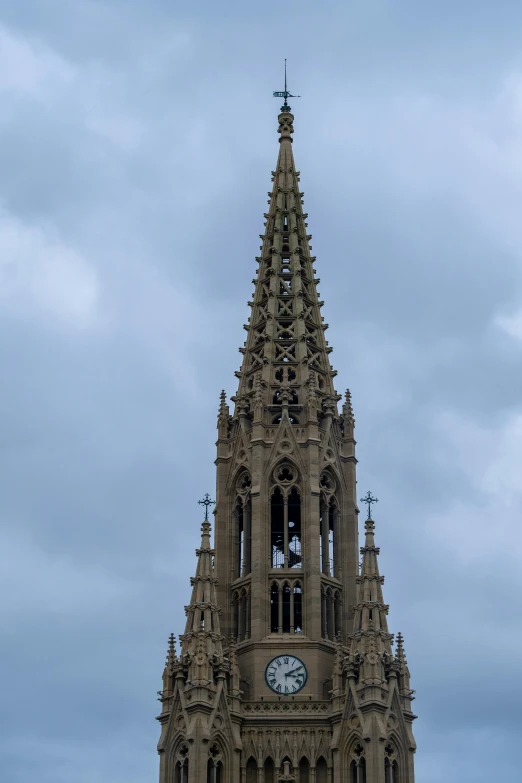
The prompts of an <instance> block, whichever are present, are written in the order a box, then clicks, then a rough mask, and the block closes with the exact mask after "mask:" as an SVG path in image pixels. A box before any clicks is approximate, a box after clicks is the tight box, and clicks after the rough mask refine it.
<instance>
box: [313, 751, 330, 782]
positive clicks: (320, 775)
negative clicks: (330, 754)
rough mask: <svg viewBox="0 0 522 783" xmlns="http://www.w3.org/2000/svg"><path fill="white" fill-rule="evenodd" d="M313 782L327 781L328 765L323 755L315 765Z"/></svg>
mask: <svg viewBox="0 0 522 783" xmlns="http://www.w3.org/2000/svg"><path fill="white" fill-rule="evenodd" d="M315 783H328V765H327V763H326V761H325V759H324V758H323V756H321V758H320V759H318V761H317V764H316V766H315Z"/></svg>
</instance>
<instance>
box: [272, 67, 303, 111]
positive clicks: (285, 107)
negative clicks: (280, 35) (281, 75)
mask: <svg viewBox="0 0 522 783" xmlns="http://www.w3.org/2000/svg"><path fill="white" fill-rule="evenodd" d="M300 97H301V96H300V95H292V93H291V92H288V90H287V87H286V57H285V89H284V90H282V91H279V92H274V98H284V99H285V102H284V103H283V105H282V106H281V111H290V108H291V107H290V106H289V105H288V103H287V98H300Z"/></svg>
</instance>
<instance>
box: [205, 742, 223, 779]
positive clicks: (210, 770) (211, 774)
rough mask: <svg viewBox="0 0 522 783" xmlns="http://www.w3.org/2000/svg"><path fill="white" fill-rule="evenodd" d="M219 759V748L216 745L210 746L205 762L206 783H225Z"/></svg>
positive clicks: (221, 763)
mask: <svg viewBox="0 0 522 783" xmlns="http://www.w3.org/2000/svg"><path fill="white" fill-rule="evenodd" d="M221 758H222V756H221V751H220V749H219V747H218V746H217V745H216V744H214V745H212V747H211V748H210V751H209V759H208V762H207V783H225V779H224V776H223V762H222V760H221Z"/></svg>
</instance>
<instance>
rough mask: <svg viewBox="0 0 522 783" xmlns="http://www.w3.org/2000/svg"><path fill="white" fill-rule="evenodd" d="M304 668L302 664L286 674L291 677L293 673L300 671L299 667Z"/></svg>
mask: <svg viewBox="0 0 522 783" xmlns="http://www.w3.org/2000/svg"><path fill="white" fill-rule="evenodd" d="M302 668H303V667H302V666H297V667H296V668H295V669H292V671H291V672H288V674H285V677H290V675H291V674H293V673H294V672H298V671H299V669H302Z"/></svg>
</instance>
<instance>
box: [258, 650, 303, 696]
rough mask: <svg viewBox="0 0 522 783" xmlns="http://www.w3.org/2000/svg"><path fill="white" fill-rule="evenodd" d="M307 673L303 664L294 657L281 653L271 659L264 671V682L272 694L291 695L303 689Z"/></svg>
mask: <svg viewBox="0 0 522 783" xmlns="http://www.w3.org/2000/svg"><path fill="white" fill-rule="evenodd" d="M307 679H308V672H307V671H306V666H305V665H304V663H303V662H302V661H301V660H299V658H296V657H295V655H289V654H287V653H283V655H278V656H277V658H272V660H271V661H270V663H269V664H268V666H267V667H266V669H265V680H266V684H267V685H268V687H269V688H271V689H272V690H273V691H274V693H282V694H286V695H289V694H292V693H297V692H298V691H300V690H301V688H304V686H305V683H306V681H307Z"/></svg>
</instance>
